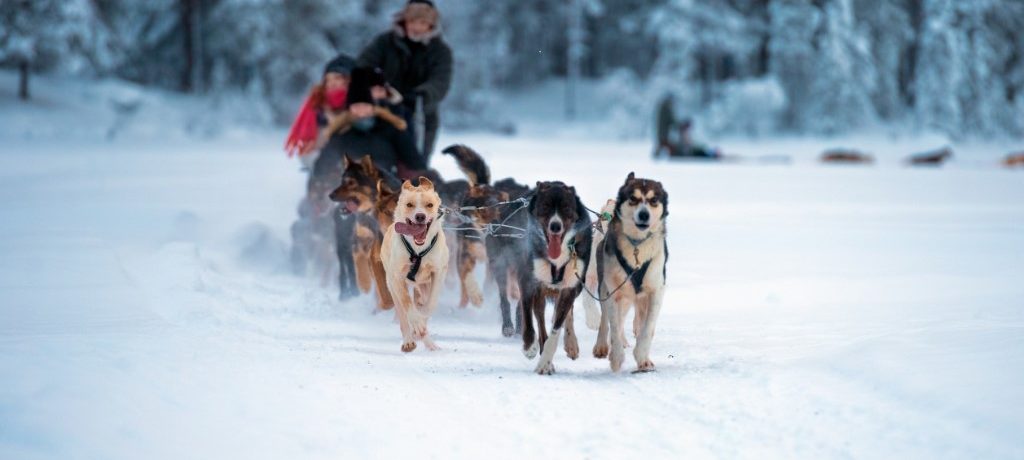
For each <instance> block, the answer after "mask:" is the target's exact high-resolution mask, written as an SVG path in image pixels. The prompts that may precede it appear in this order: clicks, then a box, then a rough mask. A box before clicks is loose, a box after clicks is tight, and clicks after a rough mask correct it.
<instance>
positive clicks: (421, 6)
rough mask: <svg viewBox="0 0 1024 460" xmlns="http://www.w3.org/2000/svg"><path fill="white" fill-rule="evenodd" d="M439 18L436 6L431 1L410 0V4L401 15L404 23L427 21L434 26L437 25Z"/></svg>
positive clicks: (407, 4)
mask: <svg viewBox="0 0 1024 460" xmlns="http://www.w3.org/2000/svg"><path fill="white" fill-rule="evenodd" d="M438 16H439V15H438V12H437V8H436V7H435V6H434V2H432V1H430V0H409V3H406V4H405V9H403V10H402V13H401V19H402V20H403V21H411V20H413V19H426V20H427V21H430V23H431V24H434V25H437V20H438Z"/></svg>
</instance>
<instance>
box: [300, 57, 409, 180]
mask: <svg viewBox="0 0 1024 460" xmlns="http://www.w3.org/2000/svg"><path fill="white" fill-rule="evenodd" d="M380 81H381V80H380V79H379V77H378V72H377V71H375V70H374V69H373V68H367V67H357V68H356V69H354V70H353V71H352V81H351V83H350V84H349V88H348V98H347V100H346V102H345V105H346V109H345V111H344V112H342V113H341V114H339V115H338V116H337V117H335V118H334V119H332V120H331V122H330V123H328V125H327V127H326V128H325V130H326V133H327V135H329V136H330V137H329V139H328V140H327V143H326V144H325V145H324V147H323V148H322V149H321V153H320V157H319V158H317V160H316V163H315V164H314V165H313V174H312V177H314V178H320V177H330V176H337V178H338V181H339V183H340V177H341V171H342V167H343V163H342V156H343V155H347V156H348V157H349V160H353V161H358V160H361V159H362V157H363V156H365V155H369V156H370V158H372V159H373V164H374V165H376V166H377V167H378V168H380V169H381V170H382V171H383V172H384V174H385V175H387V174H391V175H396V176H397V175H398V174H399V168H400V167H401V168H402V170H403V171H408V172H409V175H412V174H415V173H417V172H419V171H423V170H425V169H427V165H426V161H425V159H424V158H423V157H422V156H420V155H419V153H418V152H417V151H416V147H415V146H414V145H413V142H412V139H411V138H410V137H409V136H407V135H406V134H405V130H406V129H408V125H407V123H406V122H405V120H403V119H402V118H401V117H399V116H397V115H395V114H394V113H393V112H391V111H390V110H388V108H387V107H383V106H380V105H377V104H376V103H375V102H376V101H375V99H374V94H373V92H374V90H373V88H374V87H375V86H381V85H379V83H380ZM380 94H381V93H380V92H379V91H378V95H380ZM334 186H335V187H337V184H334Z"/></svg>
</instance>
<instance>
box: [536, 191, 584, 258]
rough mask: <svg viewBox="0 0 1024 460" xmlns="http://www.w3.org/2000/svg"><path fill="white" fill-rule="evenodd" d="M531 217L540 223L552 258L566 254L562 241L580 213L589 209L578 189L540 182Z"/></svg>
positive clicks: (549, 255)
mask: <svg viewBox="0 0 1024 460" xmlns="http://www.w3.org/2000/svg"><path fill="white" fill-rule="evenodd" d="M529 211H530V216H531V217H532V218H533V219H534V221H535V222H537V224H538V225H539V226H540V228H541V230H542V231H543V232H544V237H545V238H546V239H547V256H548V258H549V259H551V260H555V259H558V258H559V257H560V256H561V254H562V241H563V238H564V237H565V236H566V233H567V232H568V231H569V230H571V229H572V228H573V227H574V226H575V225H576V221H578V220H579V219H580V216H581V215H582V214H583V213H584V212H586V210H585V209H583V203H581V202H580V200H579V198H578V197H577V196H576V188H575V187H569V186H567V185H565V184H563V183H561V182H537V190H536V193H535V194H534V196H533V199H532V200H530V206H529Z"/></svg>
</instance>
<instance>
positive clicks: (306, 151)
mask: <svg viewBox="0 0 1024 460" xmlns="http://www.w3.org/2000/svg"><path fill="white" fill-rule="evenodd" d="M355 66H356V60H355V59H354V58H352V56H349V55H347V54H339V55H338V56H337V57H335V58H334V59H332V60H331V61H330V62H328V63H327V66H326V67H324V73H323V78H322V79H321V80H320V82H319V83H317V84H316V85H314V86H313V89H311V90H310V91H309V96H308V97H306V101H305V102H304V103H303V104H302V107H301V108H300V109H299V113H298V115H296V116H295V121H294V122H293V123H292V129H291V131H290V132H289V133H288V139H287V140H286V141H285V145H284V149H285V151H286V152H288V156H289V157H292V156H296V155H298V157H299V160H300V161H302V164H303V167H304V169H309V167H310V166H311V165H312V164H313V163H314V162H315V161H316V157H317V154H318V153H319V149H320V148H321V147H323V144H325V143H326V141H327V138H326V136H323V135H322V131H323V129H324V128H325V127H326V126H327V124H328V123H329V122H330V121H331V120H332V119H333V118H334V117H336V116H337V115H338V114H339V113H340V112H341V111H343V110H344V109H345V99H346V96H347V95H348V85H349V81H350V80H351V78H352V69H353V68H355Z"/></svg>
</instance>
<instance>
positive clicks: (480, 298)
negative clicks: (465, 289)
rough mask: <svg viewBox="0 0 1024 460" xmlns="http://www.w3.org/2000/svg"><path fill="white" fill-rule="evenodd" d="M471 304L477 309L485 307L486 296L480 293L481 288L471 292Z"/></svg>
mask: <svg viewBox="0 0 1024 460" xmlns="http://www.w3.org/2000/svg"><path fill="white" fill-rule="evenodd" d="M469 303H471V304H473V306H474V307H477V308H480V307H483V306H484V294H483V293H482V292H480V289H479V288H477V289H474V290H471V291H470V292H469Z"/></svg>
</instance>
